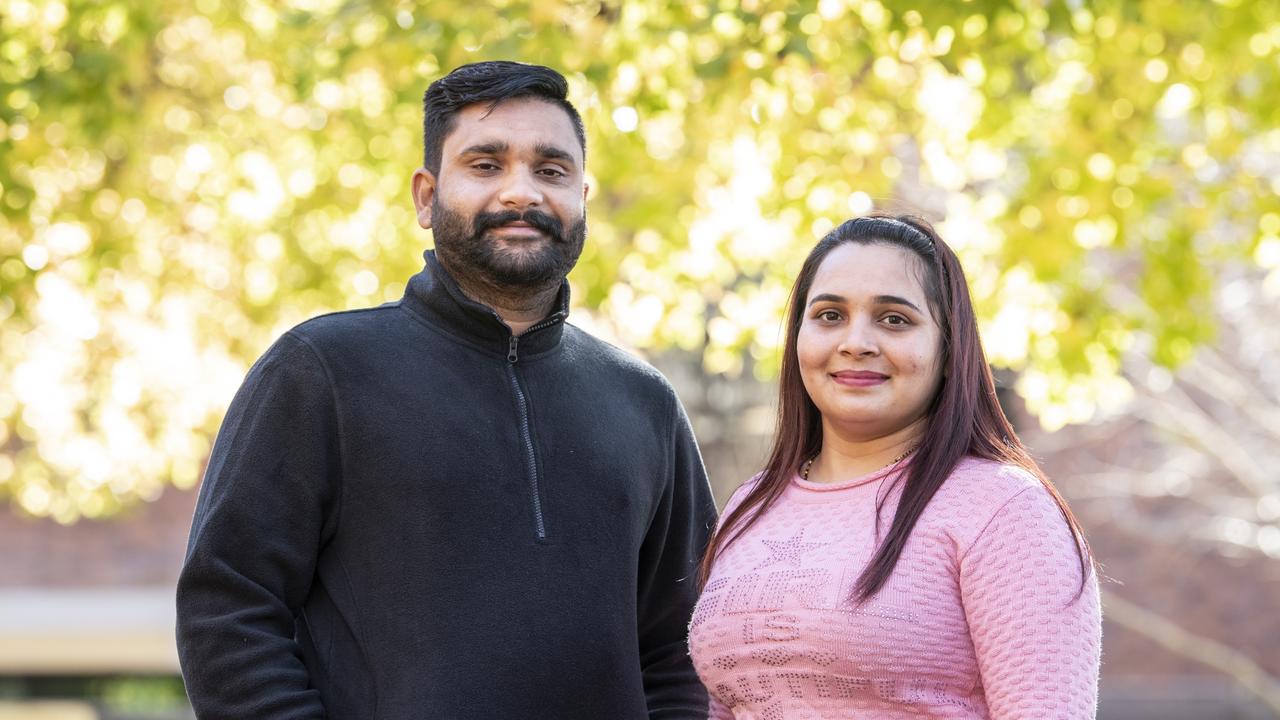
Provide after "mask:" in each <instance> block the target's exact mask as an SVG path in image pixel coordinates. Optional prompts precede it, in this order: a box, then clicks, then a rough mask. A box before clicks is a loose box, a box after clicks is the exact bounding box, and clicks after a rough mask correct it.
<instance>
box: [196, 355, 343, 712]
mask: <svg viewBox="0 0 1280 720" xmlns="http://www.w3.org/2000/svg"><path fill="white" fill-rule="evenodd" d="M337 439H338V432H337V418H336V413H335V408H334V402H333V391H332V387H331V384H330V382H329V378H328V375H327V372H326V371H325V369H324V367H323V366H322V365H321V364H320V361H319V359H318V358H317V356H316V355H315V353H314V351H313V350H312V348H311V347H310V346H309V345H308V344H307V343H305V342H304V341H302V340H301V339H299V338H297V337H295V336H293V335H292V334H286V335H285V336H284V337H282V338H281V339H280V340H279V341H277V342H276V344H275V345H273V346H272V347H271V349H269V350H268V351H267V353H266V354H265V355H263V357H262V358H261V359H260V360H259V361H258V362H257V363H256V364H255V365H254V366H253V368H252V369H250V371H249V374H248V376H247V377H246V378H245V382H244V384H243V385H242V386H241V388H240V390H239V392H238V393H237V394H236V397H235V399H234V400H233V401H232V403H231V407H230V408H229V409H228V411H227V415H226V418H225V420H224V421H223V424H222V429H221V430H220V431H219V433H218V439H217V441H216V442H215V444H214V448H213V453H212V455H211V457H210V459H209V465H208V468H207V470H206V472H205V477H204V482H203V484H202V487H201V489H200V498H199V501H198V503H197V506H196V512H195V518H194V520H193V521H192V526H191V536H190V539H189V541H188V546H187V554H186V559H185V562H184V564H183V568H182V572H181V575H180V576H179V580H178V589H177V637H178V655H179V659H180V661H181V665H182V674H183V678H184V680H185V682H186V688H187V693H188V695H189V696H190V699H191V704H192V706H193V708H194V709H195V711H196V714H197V715H198V716H199V717H201V718H249V717H252V718H259V719H261V720H269V719H271V718H280V719H281V720H283V719H284V718H290V719H293V718H323V717H324V716H325V710H324V708H323V707H322V705H321V702H320V697H319V693H318V692H317V691H316V690H315V689H313V683H311V682H310V681H309V677H308V673H307V669H306V667H305V666H304V664H303V662H302V660H301V659H300V655H299V649H298V646H297V643H296V642H295V639H294V638H295V622H294V618H295V617H297V615H298V614H299V613H300V612H301V608H302V605H303V602H304V600H305V598H306V597H307V594H308V592H309V590H310V587H311V582H312V577H313V575H314V572H315V566H316V558H317V555H318V553H319V549H320V547H321V546H322V544H323V542H324V541H325V539H326V537H327V536H328V534H329V533H331V531H332V523H333V516H334V515H335V513H336V511H335V506H336V504H337V503H336V501H335V494H336V493H335V491H334V489H333V488H334V484H335V483H336V480H337V475H338V466H339V456H338V446H337Z"/></svg>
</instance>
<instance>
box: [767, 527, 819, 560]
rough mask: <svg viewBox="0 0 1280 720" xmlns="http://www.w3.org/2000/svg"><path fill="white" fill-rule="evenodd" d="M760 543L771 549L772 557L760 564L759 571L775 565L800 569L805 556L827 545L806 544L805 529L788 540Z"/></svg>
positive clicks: (801, 529)
mask: <svg viewBox="0 0 1280 720" xmlns="http://www.w3.org/2000/svg"><path fill="white" fill-rule="evenodd" d="M760 542H762V543H764V544H765V545H766V546H767V547H768V548H769V552H770V553H771V555H772V557H770V558H769V559H768V560H765V561H764V562H762V563H760V565H759V566H758V567H757V568H756V569H757V570H758V569H760V568H762V567H768V566H769V565H773V564H775V563H786V564H787V565H790V566H791V567H800V563H801V562H802V561H803V559H804V555H806V554H807V553H809V551H811V550H816V549H817V548H820V547H822V546H823V545H826V544H827V543H807V542H804V528H800V529H799V530H797V531H796V534H795V535H792V536H791V538H790V539H788V540H761V541H760Z"/></svg>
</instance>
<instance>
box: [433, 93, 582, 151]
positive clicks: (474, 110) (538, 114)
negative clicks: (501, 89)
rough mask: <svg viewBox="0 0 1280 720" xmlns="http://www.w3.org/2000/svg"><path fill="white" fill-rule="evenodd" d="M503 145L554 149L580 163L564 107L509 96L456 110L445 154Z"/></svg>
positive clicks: (505, 147) (535, 149) (508, 148)
mask: <svg viewBox="0 0 1280 720" xmlns="http://www.w3.org/2000/svg"><path fill="white" fill-rule="evenodd" d="M480 146H485V147H491V148H492V147H497V146H502V147H503V148H504V149H505V150H510V151H515V152H519V151H535V152H536V151H538V150H539V149H541V148H557V149H560V150H563V151H564V152H565V153H568V154H569V155H571V156H572V157H573V158H574V159H575V160H577V161H578V162H579V163H581V162H582V148H581V145H580V144H579V141H578V135H577V133H576V132H575V131H574V127H573V122H572V121H571V120H570V119H569V113H567V112H565V110H564V108H561V107H560V106H558V105H556V104H554V103H551V102H548V101H546V100H542V99H540V98H523V97H522V98H511V99H507V100H502V101H500V102H499V103H498V104H497V105H496V106H491V104H490V103H487V102H482V103H473V104H471V105H468V106H466V107H464V108H462V109H461V110H460V111H458V114H457V116H456V117H455V122H454V127H453V129H452V130H451V131H450V133H449V134H448V136H446V137H445V140H444V147H443V150H444V153H445V154H446V155H454V154H458V153H461V152H464V151H465V150H467V149H468V148H472V147H480Z"/></svg>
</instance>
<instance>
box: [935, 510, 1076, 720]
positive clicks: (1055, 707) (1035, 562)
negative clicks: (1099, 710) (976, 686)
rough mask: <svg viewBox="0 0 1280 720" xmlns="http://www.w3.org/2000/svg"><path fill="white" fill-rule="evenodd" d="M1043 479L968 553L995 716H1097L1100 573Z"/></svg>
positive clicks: (970, 591) (965, 570) (983, 668)
mask: <svg viewBox="0 0 1280 720" xmlns="http://www.w3.org/2000/svg"><path fill="white" fill-rule="evenodd" d="M1080 572H1081V568H1080V560H1079V556H1078V555H1077V553H1076V545H1075V541H1074V539H1073V538H1072V535H1071V532H1070V531H1069V529H1068V527H1067V524H1066V522H1065V520H1064V519H1063V517H1062V513H1061V511H1060V510H1059V509H1058V507H1057V504H1056V503H1055V502H1054V501H1053V498H1052V497H1051V496H1050V495H1049V494H1048V493H1047V492H1045V491H1044V490H1043V489H1042V488H1040V487H1026V488H1024V489H1023V490H1021V491H1020V492H1018V494H1016V495H1015V496H1014V497H1013V498H1012V499H1010V500H1009V501H1008V502H1006V503H1005V504H1004V506H1003V507H1001V508H1000V509H999V510H998V511H997V512H996V513H995V515H994V516H992V518H991V520H990V521H989V522H988V523H987V526H986V527H985V528H984V529H983V530H982V532H981V533H980V534H979V535H978V537H977V539H976V540H975V541H974V542H973V543H972V545H971V546H970V547H969V548H968V550H967V551H966V552H965V553H964V555H963V556H962V557H961V559H960V592H961V598H962V601H963V603H964V610H965V615H966V617H967V619H968V622H969V632H970V635H971V636H972V638H973V646H974V649H975V651H976V653H977V659H978V670H979V672H980V674H981V677H982V685H983V690H984V692H985V694H986V699H987V705H988V707H989V708H990V711H991V718H992V720H1014V719H1016V720H1036V719H1045V720H1048V719H1050V718H1051V719H1053V720H1082V719H1084V718H1093V717H1094V715H1095V712H1096V705H1097V699H1098V666H1099V662H1100V653H1101V647H1102V617H1101V612H1100V609H1099V600H1098V584H1097V578H1096V576H1095V575H1094V573H1093V572H1092V571H1090V572H1089V574H1088V577H1087V579H1086V581H1085V583H1084V588H1083V591H1081V586H1080Z"/></svg>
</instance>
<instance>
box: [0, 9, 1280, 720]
mask: <svg viewBox="0 0 1280 720" xmlns="http://www.w3.org/2000/svg"><path fill="white" fill-rule="evenodd" d="M496 58H506V59H520V60H526V61H530V62H539V63H545V64H547V65H551V66H553V67H555V68H557V69H560V70H561V71H563V72H564V73H565V74H566V75H567V76H568V77H569V79H570V82H571V85H572V99H573V101H574V102H575V103H576V104H577V105H578V106H579V107H580V108H581V110H582V112H583V115H584V118H585V121H586V124H587V130H588V134H589V151H588V170H589V173H590V178H589V179H590V182H591V186H592V193H591V198H590V227H591V229H590V234H589V241H588V244H587V249H586V252H585V254H584V256H583V258H582V261H581V263H580V265H579V266H578V268H577V269H576V270H575V271H574V273H573V275H572V277H571V280H572V282H573V286H574V303H575V309H574V311H573V314H572V318H571V319H572V320H574V321H575V322H577V323H578V324H580V325H583V326H585V327H587V328H588V329H590V330H592V331H594V332H597V333H598V334H601V335H603V336H605V337H608V338H611V339H612V340H613V341H615V342H617V343H618V344H620V345H623V346H625V347H628V348H631V349H633V350H634V351H635V352H637V353H639V354H642V355H643V356H645V357H647V358H648V359H649V360H650V361H652V362H654V363H655V364H656V365H658V366H659V367H660V368H661V369H662V370H663V371H664V372H666V373H667V374H668V375H669V376H670V377H671V378H672V380H673V381H674V382H675V383H676V386H677V388H678V390H679V392H680V394H681V396H682V398H683V399H684V401H685V403H686V405H687V406H688V409H689V412H690V414H691V415H692V416H693V418H694V423H695V426H696V431H697V433H698V437H699V439H700V440H701V443H702V448H703V452H704V455H705V458H706V461H707V464H708V468H709V471H710V474H711V477H712V479H713V482H714V484H715V487H716V491H717V496H718V497H719V498H720V499H721V500H723V499H724V498H725V497H726V496H727V494H728V493H729V492H730V491H731V490H732V488H733V487H734V486H736V484H737V483H739V482H741V481H742V480H743V479H745V478H747V477H748V476H750V475H751V474H752V473H753V472H754V471H755V470H756V469H757V468H758V466H759V464H760V463H761V461H762V459H763V455H764V452H765V449H766V446H767V444H768V442H769V437H770V433H771V431H772V423H773V416H772V413H773V409H772V405H771V403H772V401H773V388H772V379H773V377H774V376H775V374H776V368H777V365H778V349H779V340H780V337H779V335H780V318H781V315H782V306H783V304H784V302H785V300H786V296H787V293H788V289H789V286H790V282H791V279H792V278H793V276H794V275H795V273H796V272H797V270H798V268H799V264H800V261H801V259H802V258H803V256H804V254H805V253H806V252H807V250H808V249H809V248H810V247H811V246H812V244H813V242H814V241H815V240H816V238H817V237H819V236H821V235H822V234H823V233H824V232H825V231H827V230H828V229H830V228H831V227H832V226H833V225H834V224H835V223H837V222H839V221H841V220H843V219H845V218H847V217H850V216H853V215H857V214H861V213H866V212H869V211H873V210H875V211H891V212H899V211H908V212H915V213H918V214H922V215H924V216H925V217H927V218H929V219H930V220H932V221H935V222H936V223H937V225H938V227H939V229H940V231H941V233H942V235H943V237H944V238H946V239H947V241H948V242H949V243H951V245H952V246H953V247H955V248H956V250H957V252H958V253H959V255H960V257H961V258H962V260H963V262H964V264H965V268H966V272H967V273H968V275H969V279H970V281H971V286H972V289H973V294H974V298H975V301H976V303H977V307H978V309H979V311H980V314H981V319H982V330H983V333H984V340H985V343H986V348H987V352H988V354H989V356H990V360H991V361H992V363H993V366H994V367H995V368H996V369H997V376H998V378H999V379H1000V382H1001V385H1002V391H1001V392H1002V399H1003V400H1004V401H1005V404H1006V407H1007V408H1008V410H1009V412H1010V413H1011V414H1012V415H1013V416H1014V418H1015V422H1016V424H1017V427H1018V429H1019V432H1020V433H1021V434H1022V435H1023V437H1024V439H1025V441H1026V442H1027V444H1028V445H1029V446H1030V447H1031V448H1032V450H1033V452H1034V454H1035V455H1036V457H1037V458H1038V459H1039V460H1040V461H1041V462H1042V463H1043V465H1044V467H1045V469H1046V470H1047V471H1048V473H1049V474H1050V475H1051V477H1053V478H1054V479H1055V480H1056V481H1057V482H1058V484H1059V486H1060V487H1061V489H1062V490H1063V492H1064V493H1065V494H1066V495H1067V497H1068V498H1069V499H1070V500H1071V502H1072V504H1073V506H1074V508H1075V510H1076V512H1077V513H1078V514H1079V515H1080V517H1081V519H1082V520H1083V522H1084V524H1085V526H1086V528H1087V529H1088V531H1089V534H1090V535H1089V537H1090V539H1091V540H1092V542H1093V545H1094V548H1095V551H1096V553H1097V556H1098V559H1099V560H1100V562H1101V563H1102V567H1103V570H1104V574H1105V575H1106V578H1107V581H1106V582H1105V584H1104V590H1103V592H1104V602H1105V609H1106V618H1107V619H1106V628H1105V641H1104V649H1105V655H1104V664H1103V673H1102V703H1101V709H1100V713H1099V717H1101V718H1104V719H1105V720H1119V719H1122V718H1161V719H1162V720H1163V719H1175V720H1176V719H1177V718H1188V719H1189V718H1196V719H1198V720H1199V719H1214V718H1221V719H1226V718H1265V717H1280V680H1278V678H1280V649H1278V647H1280V612H1278V610H1280V470H1277V463H1280V361H1278V360H1277V355H1280V321H1277V317H1280V202H1278V201H1277V195H1280V129H1277V128H1280V103H1277V102H1276V98H1278V97H1280V4H1278V3H1275V2H1270V1H1268V0H1256V1H1255V0H1218V1H1217V2H1200V1H1197V0H1191V1H1189V2H1183V1H1181V0H1112V1H1110V2H1104V1H1098V2H1091V1H1089V0H1063V1H1061V2H1059V1H1058V0H1018V1H1008V2H1001V1H996V0H934V1H927V0H918V1H916V2H897V1H894V2H877V1H876V0H821V1H820V2H780V1H774V0H741V1H740V2H739V1H735V0H717V1H709V0H696V1H691V2H678V3H676V2H671V3H667V2H658V1H656V0H631V1H627V2H622V1H582V2H567V1H564V0H506V1H502V2H493V3H459V2H418V3H413V2H394V1H391V0H387V1H383V2H378V1H374V0H284V1H280V0H269V1H268V0H182V1H181V2H179V1H178V0H149V1H148V2H125V1H122V0H93V1H89V0H0V323H2V324H0V719H7V718H33V719H34V718H51V719H52V718H58V719H60V720H70V719H73V718H74V719H77V720H78V719H80V718H85V719H86V720H87V719H90V718H113V719H124V718H130V719H140V718H156V719H159V718H166V719H168V718H175V719H176V718H185V717H190V710H189V708H188V707H187V706H186V705H185V700H184V695H183V690H182V683H181V679H180V677H179V675H178V669H177V661H176V657H175V651H174V648H173V633H172V625H173V602H172V595H173V584H174V579H175V577H176V573H177V570H178V567H179V564H180V562H181V559H182V555H183V551H184V545H185V541H186V532H187V527H188V524H189V522H190V516H191V512H192V508H193V506H194V502H195V489H196V486H197V485H198V482H199V479H200V475H201V472H202V467H203V463H204V461H205V457H206V454H207V453H208V451H209V448H210V445H211V442H212V438H213V435H214V433H215V432H216V430H217V425H218V422H219V420H220V418H221V414H222V412H223V411H224V410H225V407H226V405H227V403H228V401H229V400H230V397H231V395H232V393H233V392H234V391H235V389H236V387H237V386H238V384H239V382H240V380H241V378H242V377H243V374H244V372H245V370H246V369H247V367H248V364H249V363H250V362H252V360H253V359H254V358H255V357H256V356H257V355H258V354H259V353H261V352H262V351H263V350H264V349H265V348H266V347H267V345H268V344H269V343H270V342H271V340H272V339H273V338H274V337H276V336H277V335H278V334H279V333H280V332H282V331H283V330H284V329H286V328H288V327H289V326H290V325H292V324H294V323H296V322H299V321H301V320H303V319H305V318H307V317H309V316H312V315H315V314H319V313H322V312H326V311H331V310H339V309H344V308H350V307H360V306H368V305H373V304H378V303H381V302H384V301H386V300H389V299H395V298H397V297H399V295H400V294H401V292H402V290H403V285H404V282H405V280H406V279H407V278H408V277H409V276H410V275H411V274H412V273H413V272H415V271H416V270H417V269H419V267H420V264H421V257H420V254H421V252H422V250H423V249H424V248H425V247H427V246H428V245H429V235H428V234H426V233H424V232H422V231H420V230H419V229H418V228H417V225H416V223H415V222H414V218H413V213H412V205H411V203H410V196H409V177H410V174H411V173H412V171H413V170H414V169H415V168H416V167H417V166H418V164H419V162H420V161H419V158H420V156H421V130H420V128H421V115H420V106H419V103H420V98H421V94H422V92H423V90H424V89H425V88H426V85H427V84H428V83H429V82H430V81H431V80H433V79H435V78H436V77H438V76H440V75H441V74H442V73H443V72H446V71H447V70H448V69H450V68H452V67H454V66H456V65H459V64H462V63H465V62H470V61H475V60H484V59H496ZM245 552H246V553H251V552H254V549H253V548H250V547H246V548H245Z"/></svg>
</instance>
